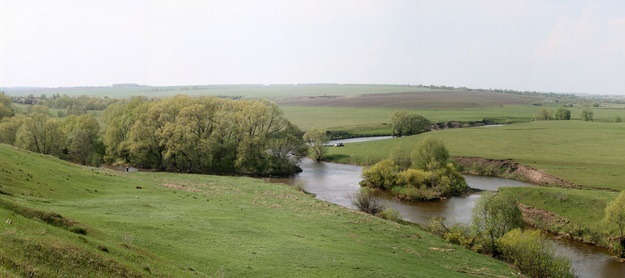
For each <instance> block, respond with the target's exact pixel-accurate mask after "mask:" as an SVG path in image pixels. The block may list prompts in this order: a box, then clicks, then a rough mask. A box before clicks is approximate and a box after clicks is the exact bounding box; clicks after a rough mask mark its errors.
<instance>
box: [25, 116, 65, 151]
mask: <svg viewBox="0 0 625 278" xmlns="http://www.w3.org/2000/svg"><path fill="white" fill-rule="evenodd" d="M65 140H66V139H65V134H63V132H62V130H61V127H60V124H59V120H58V119H55V118H52V117H50V114H49V113H48V109H47V108H46V107H43V106H34V107H33V110H32V113H31V114H30V115H29V116H28V117H27V118H26V119H24V121H23V123H22V125H21V126H20V128H19V129H18V130H17V133H16V135H15V145H16V146H17V147H19V148H23V149H26V150H29V151H33V152H38V153H42V154H50V155H57V156H58V155H60V154H61V148H62V146H63V144H64V142H65Z"/></svg>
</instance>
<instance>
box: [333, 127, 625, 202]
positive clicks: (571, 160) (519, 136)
mask: <svg viewBox="0 0 625 278" xmlns="http://www.w3.org/2000/svg"><path fill="white" fill-rule="evenodd" d="M428 137H436V138H440V139H441V140H443V142H444V143H445V145H446V146H447V148H448V149H449V151H450V153H451V155H452V156H463V157H482V158H490V159H512V160H515V161H517V162H519V163H521V164H524V165H527V166H531V167H534V168H537V169H541V170H543V171H545V172H546V173H548V174H552V175H555V176H557V177H560V178H562V179H564V180H566V181H569V182H572V183H575V184H579V185H581V186H583V187H586V188H609V189H613V190H623V189H625V184H623V183H622V181H623V180H624V179H625V173H624V172H623V171H622V165H624V164H625V150H624V149H623V148H621V147H620V146H623V145H624V144H625V125H624V124H622V123H602V122H583V121H576V120H571V121H534V122H528V123H519V124H511V125H506V126H492V127H473V128H458V129H447V130H439V131H432V132H427V133H423V134H419V135H415V136H405V137H400V138H394V139H390V140H380V141H371V142H363V143H352V144H347V145H346V146H345V147H343V148H330V150H329V156H328V158H329V159H330V160H333V161H336V162H340V163H355V164H361V165H369V164H372V163H375V162H377V161H379V160H381V159H384V158H386V157H388V155H389V152H390V150H391V149H392V148H393V147H395V146H397V145H405V146H407V147H409V148H412V147H416V146H418V144H419V142H421V141H422V140H423V139H425V138H428Z"/></svg>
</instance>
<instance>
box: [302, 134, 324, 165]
mask: <svg viewBox="0 0 625 278" xmlns="http://www.w3.org/2000/svg"><path fill="white" fill-rule="evenodd" d="M328 141H329V140H328V136H327V135H326V130H325V129H321V128H317V127H313V128H311V129H309V130H308V131H306V133H305V134H304V142H306V144H308V146H309V147H310V150H311V152H312V155H313V159H314V160H315V161H321V159H322V158H323V156H325V155H326V153H327V152H328V148H327V147H326V146H325V144H326V143H328Z"/></svg>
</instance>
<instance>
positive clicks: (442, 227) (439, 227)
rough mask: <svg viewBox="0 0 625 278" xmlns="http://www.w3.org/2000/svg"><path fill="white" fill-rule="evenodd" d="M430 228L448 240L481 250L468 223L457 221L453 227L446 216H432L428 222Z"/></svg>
mask: <svg viewBox="0 0 625 278" xmlns="http://www.w3.org/2000/svg"><path fill="white" fill-rule="evenodd" d="M428 229H429V230H430V231H431V232H432V233H433V234H435V235H437V236H439V237H441V238H443V239H445V240H446V241H448V242H451V243H454V244H458V245H460V246H463V247H465V248H467V249H473V250H475V251H481V250H480V249H479V247H480V246H479V245H475V243H476V237H475V235H474V234H473V231H472V230H471V227H470V226H468V225H464V224H461V223H455V224H453V225H452V226H451V227H447V225H446V224H445V219H444V218H442V217H432V218H431V219H430V221H429V223H428Z"/></svg>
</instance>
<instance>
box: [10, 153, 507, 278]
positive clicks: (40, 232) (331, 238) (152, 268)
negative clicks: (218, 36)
mask: <svg viewBox="0 0 625 278" xmlns="http://www.w3.org/2000/svg"><path fill="white" fill-rule="evenodd" d="M0 158H2V159H1V160H0V169H1V170H2V171H1V172H0V191H2V194H0V219H1V220H2V222H0V235H1V237H0V241H2V244H0V275H1V276H13V275H19V276H27V275H29V274H34V275H36V276H64V275H65V276H76V275H86V276H115V277H119V276H150V275H152V276H169V277H185V276H213V275H215V276H221V275H224V276H229V277H243V276H248V277H249V276H255V277H258V276H261V277H262V276H272V277H274V276H289V277H293V276H298V277H299V276H315V277H327V276H358V277H361V276H376V277H379V276H381V275H385V276H394V277H395V276H396V277H401V276H404V277H414V276H422V277H445V276H446V277H457V276H462V275H467V274H473V275H475V276H482V275H485V276H498V275H502V276H506V275H509V274H510V270H509V269H507V267H506V266H505V265H504V264H502V263H500V262H498V261H495V260H492V259H490V258H488V257H485V256H481V255H478V254H475V253H472V252H470V251H467V250H464V249H462V248H458V247H456V246H450V245H448V244H446V243H444V242H442V241H441V240H440V239H438V238H435V237H432V236H430V235H428V234H426V233H424V232H423V231H421V230H420V229H418V228H417V227H413V226H405V225H399V224H395V223H391V222H388V221H385V220H382V219H379V218H375V217H371V216H368V215H365V214H362V213H359V212H355V211H351V210H348V209H345V208H342V207H339V206H337V205H333V204H328V203H325V202H322V201H319V200H316V199H314V198H312V197H310V196H308V195H305V194H303V193H301V192H298V191H294V190H293V189H292V188H290V187H288V186H283V185H276V184H269V183H265V182H262V181H259V180H256V179H250V178H235V177H216V176H203V175H184V174H166V173H124V172H111V171H108V170H101V169H93V168H88V167H79V166H75V165H71V164H68V163H66V162H62V161H59V160H57V159H54V158H51V157H47V156H41V155H37V154H31V153H27V152H24V151H19V150H15V149H13V148H10V147H7V146H5V145H0ZM136 186H141V187H142V189H136V188H135V187H136ZM51 212H54V213H59V214H60V215H62V218H61V217H59V216H57V217H54V215H53V214H51ZM5 219H11V221H12V223H11V224H7V223H5ZM41 219H43V220H41ZM55 219H56V221H53V220H55ZM45 221H47V223H55V225H56V226H55V225H50V224H47V223H46V222H45ZM72 227H73V228H75V227H82V228H83V229H85V230H86V232H87V234H86V235H79V234H75V233H71V232H69V230H70V229H73V228H72ZM436 248H442V249H436ZM445 249H454V251H453V252H443V251H440V250H445Z"/></svg>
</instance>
